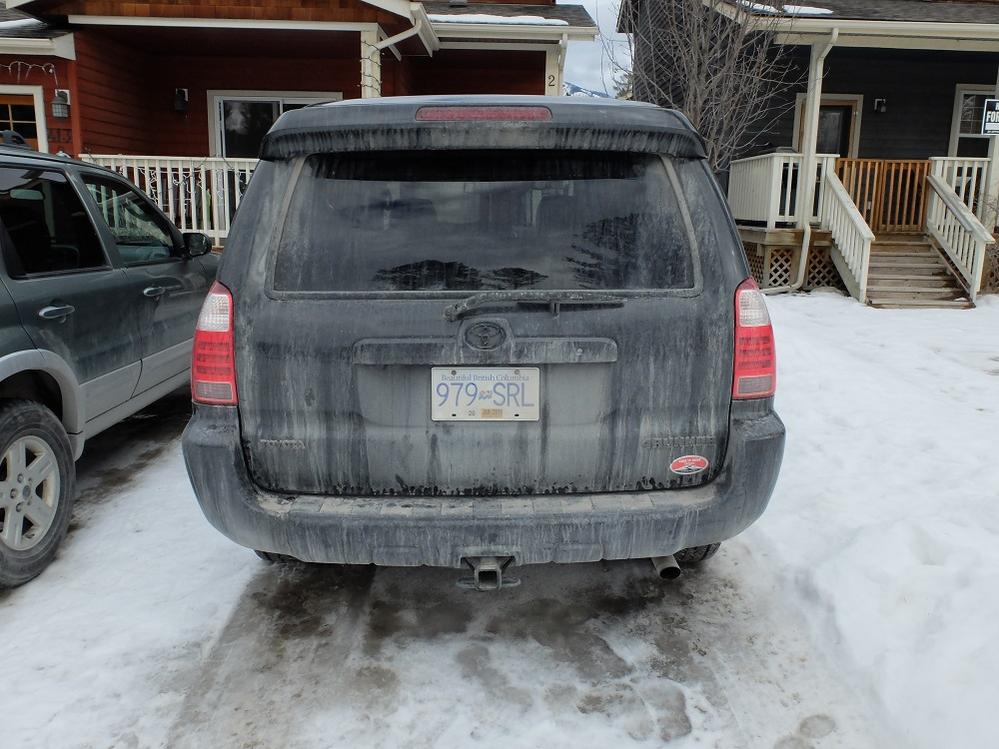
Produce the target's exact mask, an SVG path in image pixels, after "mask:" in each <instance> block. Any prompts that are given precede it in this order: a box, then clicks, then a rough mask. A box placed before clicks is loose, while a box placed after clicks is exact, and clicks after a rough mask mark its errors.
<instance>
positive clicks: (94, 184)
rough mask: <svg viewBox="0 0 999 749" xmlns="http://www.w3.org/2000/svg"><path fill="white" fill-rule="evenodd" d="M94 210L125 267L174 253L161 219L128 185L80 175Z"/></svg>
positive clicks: (166, 256) (167, 229)
mask: <svg viewBox="0 0 999 749" xmlns="http://www.w3.org/2000/svg"><path fill="white" fill-rule="evenodd" d="M83 184H85V185H86V186H87V189H88V190H89V191H90V194H91V195H92V196H93V198H94V201H95V202H96V203H97V208H98V210H99V211H100V213H101V216H103V217H104V220H105V221H106V222H107V224H108V226H109V227H110V229H111V234H112V235H113V236H114V241H115V245H116V246H117V248H118V255H119V256H120V257H121V261H122V262H123V263H124V264H125V265H135V264H137V263H148V262H151V261H156V260H166V259H168V258H169V257H171V256H172V255H174V254H175V248H174V243H173V235H172V234H171V232H170V229H169V226H168V224H167V222H166V220H164V218H163V217H162V216H161V215H160V214H159V213H157V212H156V211H155V210H154V209H153V208H152V206H150V205H149V203H148V202H146V200H145V199H144V198H143V197H142V196H141V195H139V193H137V192H136V191H135V190H133V189H132V188H131V187H129V186H128V185H125V184H123V183H121V182H117V181H116V180H112V179H104V178H102V177H94V176H91V175H89V174H85V175H83Z"/></svg>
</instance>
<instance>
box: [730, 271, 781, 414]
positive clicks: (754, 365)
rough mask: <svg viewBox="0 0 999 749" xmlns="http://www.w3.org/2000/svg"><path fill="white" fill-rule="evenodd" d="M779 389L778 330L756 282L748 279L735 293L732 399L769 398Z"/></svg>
mask: <svg viewBox="0 0 999 749" xmlns="http://www.w3.org/2000/svg"><path fill="white" fill-rule="evenodd" d="M776 389H777V355H776V351H775V349H774V329H773V327H772V326H771V325H770V313H768V312H767V303H766V300H765V299H764V298H763V294H762V293H761V292H760V287H759V286H757V285H756V281H754V280H753V279H752V278H747V279H746V280H745V281H743V282H742V283H741V284H739V288H738V289H736V290H735V377H734V381H733V384H732V397H733V398H736V399H738V400H745V399H747V398H769V397H770V396H771V395H773V394H774V392H775V391H776Z"/></svg>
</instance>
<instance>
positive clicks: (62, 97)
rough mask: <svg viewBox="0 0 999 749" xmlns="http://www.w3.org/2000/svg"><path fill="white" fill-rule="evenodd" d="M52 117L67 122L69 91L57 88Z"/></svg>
mask: <svg viewBox="0 0 999 749" xmlns="http://www.w3.org/2000/svg"><path fill="white" fill-rule="evenodd" d="M52 117H54V118H55V119H57V120H65V119H66V118H67V117H69V89H65V88H57V89H56V90H55V95H54V96H53V97H52Z"/></svg>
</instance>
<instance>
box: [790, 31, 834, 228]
mask: <svg viewBox="0 0 999 749" xmlns="http://www.w3.org/2000/svg"><path fill="white" fill-rule="evenodd" d="M827 53H828V48H825V47H824V46H821V47H820V46H818V45H815V44H813V45H812V47H811V56H810V59H809V64H808V88H807V90H806V92H805V111H804V113H803V116H804V118H805V121H804V124H805V131H804V137H803V138H802V142H801V171H800V172H798V206H797V208H798V211H797V213H798V226H799V227H805V226H807V225H808V223H809V221H811V219H812V206H813V205H814V203H815V170H816V168H817V166H818V160H817V159H816V158H815V151H816V148H817V146H818V140H819V108H820V107H821V105H822V74H823V72H824V70H825V65H824V63H825V57H826V54H827Z"/></svg>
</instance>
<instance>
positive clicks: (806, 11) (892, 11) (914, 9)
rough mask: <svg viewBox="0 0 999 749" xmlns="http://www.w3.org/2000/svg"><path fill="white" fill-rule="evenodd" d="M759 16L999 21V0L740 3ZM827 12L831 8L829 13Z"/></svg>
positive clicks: (989, 22)
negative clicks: (775, 12) (775, 13)
mask: <svg viewBox="0 0 999 749" xmlns="http://www.w3.org/2000/svg"><path fill="white" fill-rule="evenodd" d="M737 4H738V5H742V6H743V7H745V8H746V9H748V10H752V11H753V12H755V13H757V14H758V15H773V14H774V11H777V12H778V13H779V14H780V15H784V16H791V17H794V18H797V19H803V18H810V19H813V18H814V19H819V18H821V19H824V20H829V21H834V20H856V21H912V22H929V23H986V24H999V0H972V1H971V2H968V1H967V0H965V1H964V2H960V1H955V0H798V2H796V3H779V2H770V1H769V0H753V1H752V2H737ZM823 11H831V12H829V13H826V12H823Z"/></svg>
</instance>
